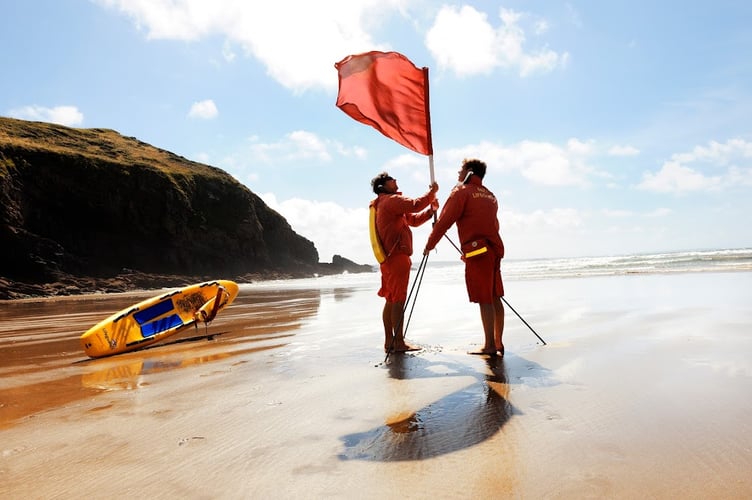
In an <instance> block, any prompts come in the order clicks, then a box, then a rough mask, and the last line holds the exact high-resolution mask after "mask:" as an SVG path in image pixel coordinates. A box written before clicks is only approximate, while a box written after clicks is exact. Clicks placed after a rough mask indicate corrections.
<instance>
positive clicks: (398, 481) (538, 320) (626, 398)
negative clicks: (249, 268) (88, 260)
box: [0, 266, 752, 499]
mask: <svg viewBox="0 0 752 500" xmlns="http://www.w3.org/2000/svg"><path fill="white" fill-rule="evenodd" d="M218 278H221V277H218ZM378 279H379V278H378V274H376V273H366V274H363V275H341V276H327V277H321V278H318V279H303V280H286V281H269V282H259V283H251V284H241V289H240V293H239V295H238V297H237V299H236V300H235V302H234V303H233V304H232V305H230V306H229V307H228V308H227V309H225V310H224V311H222V313H221V314H220V315H219V316H218V317H217V318H216V319H215V321H214V322H212V323H211V324H210V325H209V326H208V327H206V328H205V327H204V326H200V327H199V328H197V329H193V328H190V329H188V330H186V331H184V332H182V333H180V334H178V335H176V336H174V337H170V338H169V339H166V340H165V341H164V342H162V343H158V344H156V345H154V346H153V347H150V348H147V349H143V350H140V351H136V352H132V353H127V354H122V355H118V356H112V357H108V358H101V359H88V358H87V357H86V356H85V355H84V354H83V351H82V349H81V348H80V346H79V345H78V337H79V336H80V335H81V333H83V332H84V331H86V330H87V329H88V328H89V327H91V326H93V325H94V324H95V323H97V322H98V321H99V320H101V319H103V318H104V317H106V316H108V315H109V314H111V313H113V312H116V311H117V310H119V309H122V308H124V307H127V306H129V305H130V304H133V303H135V302H138V301H140V300H142V299H143V298H146V297H149V296H152V295H155V294H156V293H155V292H154V291H151V292H138V293H126V294H106V295H105V294H103V295H88V296H76V297H60V298H48V299H28V300H18V301H6V302H2V303H0V497H2V498H12V499H15V498H23V499H28V498H46V499H47V498H83V497H86V498H107V497H113V496H121V497H126V498H135V497H149V498H196V499H202V498H233V499H234V498H343V499H344V498H380V499H383V498H482V497H486V498H487V497H491V498H578V499H579V498H698V499H699V498H750V497H752V475H750V471H752V399H750V397H749V396H750V390H751V389H752V357H750V353H752V328H751V326H752V307H750V304H752V272H749V271H723V272H720V271H714V272H675V273H649V272H647V273H646V272H639V273H623V274H614V275H603V276H579V277H557V278H553V279H524V278H515V277H513V276H512V277H507V278H506V279H505V290H506V299H507V300H508V304H509V305H511V306H512V307H513V308H514V309H515V310H516V311H517V313H519V315H520V316H522V318H524V320H525V321H527V323H528V324H529V325H530V327H532V328H533V329H534V330H535V332H537V334H538V335H540V337H541V338H542V339H544V340H545V342H546V345H543V344H542V343H541V342H540V341H539V340H538V338H537V337H536V335H535V334H534V333H533V332H532V331H531V329H530V328H529V327H528V326H527V325H526V324H525V323H524V322H523V321H522V320H521V319H520V318H519V317H518V316H517V315H516V314H515V313H514V312H512V310H510V308H509V307H508V306H507V307H506V330H505V335H504V342H505V346H506V355H505V356H504V358H490V357H479V356H471V355H468V354H467V351H468V350H471V349H474V348H477V347H478V346H479V345H480V344H481V342H482V333H481V327H480V316H479V313H478V308H477V306H476V305H474V304H470V303H468V301H467V297H466V293H465V289H464V284H463V282H462V274H461V266H454V267H448V268H446V269H444V268H442V269H440V270H439V269H433V268H431V267H428V268H427V270H426V272H425V274H424V276H423V279H422V281H421V282H420V286H419V288H418V295H417V300H416V301H415V307H414V309H412V311H411V315H410V323H409V324H408V329H407V338H408V340H409V341H412V342H413V343H416V344H419V345H421V346H422V347H423V348H424V349H423V350H422V351H419V352H416V353H409V354H395V355H392V356H390V357H389V359H388V360H387V362H385V360H384V358H385V355H384V352H383V346H382V342H383V331H382V327H381V308H382V305H383V302H382V299H381V298H379V297H378V296H377V295H376V290H377V289H378Z"/></svg>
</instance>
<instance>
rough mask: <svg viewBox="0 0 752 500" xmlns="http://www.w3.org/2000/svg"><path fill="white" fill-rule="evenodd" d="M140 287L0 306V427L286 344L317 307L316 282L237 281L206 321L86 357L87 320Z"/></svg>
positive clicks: (135, 297) (122, 303) (118, 305)
mask: <svg viewBox="0 0 752 500" xmlns="http://www.w3.org/2000/svg"><path fill="white" fill-rule="evenodd" d="M143 296H144V293H143V292H138V293H135V294H117V295H112V296H91V297H85V298H81V297H77V298H67V297H64V298H58V299H45V300H34V301H19V302H9V303H7V304H3V308H2V309H1V310H0V311H1V314H0V317H2V320H3V321H2V325H0V362H1V364H0V429H2V428H7V427H10V426H12V425H14V424H15V423H17V422H20V421H22V420H24V419H26V418H29V417H32V416H34V415H37V414H40V413H43V412H46V411H50V410H53V409H55V408H60V407H65V406H70V405H71V404H74V403H76V404H78V403H79V402H81V401H86V400H89V399H90V398H91V397H92V396H95V395H97V394H99V393H102V392H105V391H113V390H138V389H139V388H140V387H142V386H144V385H148V383H149V376H150V375H153V374H156V373H160V372H166V371H173V370H181V369H186V368H190V367H196V366H199V365H204V364H210V363H220V362H223V361H227V360H230V359H231V358H235V359H236V360H235V361H231V362H235V363H242V362H246V360H247V359H249V356H251V355H253V354H254V353H258V352H261V351H267V350H272V349H279V348H283V347H285V346H287V345H288V344H289V343H290V341H291V339H292V337H294V336H295V335H296V334H297V333H298V331H299V330H300V328H301V327H302V326H303V325H304V324H305V322H306V321H308V320H309V318H313V317H315V316H316V315H317V314H318V311H319V308H320V303H321V292H320V291H319V290H315V289H313V290H294V291H284V292H280V291H275V290H264V291H258V290H248V289H247V288H246V289H242V288H241V292H240V293H239V294H238V297H237V298H236V300H235V302H234V303H233V304H232V305H231V306H230V307H228V308H227V309H226V310H225V311H223V312H222V314H221V315H220V316H219V317H218V318H217V319H216V320H215V321H214V322H213V323H212V324H211V325H209V326H208V327H205V326H199V327H198V328H189V329H186V330H185V331H183V332H180V333H178V334H177V335H176V336H175V337H171V338H170V339H168V340H166V341H163V342H159V343H156V344H153V345H151V346H148V347H146V348H144V349H140V350H138V351H134V352H131V353H125V354H121V355H116V356H111V357H105V358H100V359H90V358H88V357H86V356H85V354H84V353H83V351H82V349H81V348H80V345H79V342H78V338H79V336H80V335H81V333H83V332H84V331H86V329H88V328H89V327H90V326H91V325H93V324H95V323H96V322H97V321H99V320H101V319H102V317H105V316H107V315H109V314H111V313H112V312H115V311H117V310H119V309H122V308H123V307H127V305H128V304H131V303H134V302H138V301H139V300H143Z"/></svg>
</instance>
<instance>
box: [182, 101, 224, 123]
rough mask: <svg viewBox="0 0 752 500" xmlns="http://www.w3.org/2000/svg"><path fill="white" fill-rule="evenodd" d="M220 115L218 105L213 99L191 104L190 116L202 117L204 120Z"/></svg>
mask: <svg viewBox="0 0 752 500" xmlns="http://www.w3.org/2000/svg"><path fill="white" fill-rule="evenodd" d="M217 115H219V111H218V110H217V106H216V105H215V104H214V101H213V100H211V99H206V100H205V101H199V102H194V103H193V104H192V105H191V110H190V111H189V112H188V116H189V117H190V118H201V119H203V120H211V119H212V118H216V117H217Z"/></svg>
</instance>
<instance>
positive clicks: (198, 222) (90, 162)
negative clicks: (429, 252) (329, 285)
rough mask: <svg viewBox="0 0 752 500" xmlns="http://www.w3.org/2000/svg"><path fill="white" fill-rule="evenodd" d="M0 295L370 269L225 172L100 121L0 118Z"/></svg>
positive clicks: (1, 297) (126, 288)
mask: <svg viewBox="0 0 752 500" xmlns="http://www.w3.org/2000/svg"><path fill="white" fill-rule="evenodd" d="M0 241H1V242H2V243H0V245H1V248H2V250H1V253H2V258H0V300H4V299H15V298H24V297H35V296H52V295H72V294H81V293H97V292H106V293H109V292H121V291H129V290H136V289H149V288H162V287H171V286H180V285H184V284H190V283H196V282H200V281H203V280H207V279H218V278H222V279H231V280H235V281H239V282H249V281H255V280H260V279H270V278H293V277H307V276H315V275H322V274H336V273H342V272H370V271H372V269H373V268H372V266H370V265H359V264H356V263H354V262H352V261H350V260H348V259H346V258H344V257H341V256H339V255H335V256H334V257H333V258H332V262H331V263H322V262H319V255H318V251H317V250H316V247H315V246H314V244H313V242H312V241H310V240H308V239H306V238H305V237H304V236H301V235H299V234H297V233H295V231H293V229H292V228H291V227H290V225H289V224H288V222H287V221H286V220H285V218H284V217H282V216H281V215H280V214H279V213H277V212H275V211H274V210H272V209H271V208H269V207H268V206H267V205H266V204H265V203H264V202H263V201H262V200H261V198H259V197H258V196H257V195H256V194H254V193H253V192H252V191H251V190H250V189H248V188H247V187H246V186H244V185H243V184H241V183H240V182H238V181H237V180H235V178H233V177H232V176H231V175H230V174H228V173H227V172H225V171H223V170H221V169H219V168H216V167H212V166H209V165H205V164H202V163H198V162H194V161H190V160H188V159H186V158H183V157H181V156H178V155H176V154H173V153H171V152H169V151H165V150H163V149H159V148H157V147H154V146H152V145H150V144H146V143H144V142H141V141H139V140H138V139H136V138H134V137H125V136H123V135H121V134H119V133H118V132H116V131H114V130H109V129H77V128H70V127H64V126H61V125H55V124H50V123H42V122H29V121H24V120H16V119H11V118H3V117H0Z"/></svg>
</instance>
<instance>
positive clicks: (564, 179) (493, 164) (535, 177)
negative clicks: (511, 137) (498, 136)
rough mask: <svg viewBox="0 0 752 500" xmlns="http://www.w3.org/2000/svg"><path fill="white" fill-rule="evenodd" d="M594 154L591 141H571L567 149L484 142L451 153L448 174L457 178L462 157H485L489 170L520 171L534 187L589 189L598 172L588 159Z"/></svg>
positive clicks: (553, 146) (530, 144)
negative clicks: (581, 187)
mask: <svg viewBox="0 0 752 500" xmlns="http://www.w3.org/2000/svg"><path fill="white" fill-rule="evenodd" d="M594 154H595V151H594V147H593V143H592V142H582V141H580V140H578V139H570V140H569V141H567V144H566V145H564V146H558V145H556V144H552V143H549V142H535V141H522V142H519V143H517V144H514V145H511V146H500V145H497V144H493V143H489V142H483V143H480V144H477V145H469V146H466V147H463V148H459V149H454V150H450V151H448V152H447V154H446V155H445V156H446V157H448V158H449V159H450V161H451V163H452V165H453V166H452V167H449V168H448V169H447V170H448V171H449V174H448V175H452V176H454V172H455V171H456V170H457V167H456V165H458V164H459V162H460V161H461V160H462V158H468V157H475V158H483V160H484V161H485V162H486V163H487V164H488V166H489V167H488V168H489V169H493V170H500V171H518V172H519V173H520V174H521V175H522V176H523V177H525V178H526V179H528V180H529V181H531V182H533V183H535V184H542V185H547V186H588V185H589V184H590V180H589V177H590V176H591V175H593V174H594V173H595V170H594V169H593V168H592V167H591V166H589V165H588V160H589V158H590V157H591V156H593V155H594Z"/></svg>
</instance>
